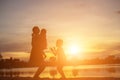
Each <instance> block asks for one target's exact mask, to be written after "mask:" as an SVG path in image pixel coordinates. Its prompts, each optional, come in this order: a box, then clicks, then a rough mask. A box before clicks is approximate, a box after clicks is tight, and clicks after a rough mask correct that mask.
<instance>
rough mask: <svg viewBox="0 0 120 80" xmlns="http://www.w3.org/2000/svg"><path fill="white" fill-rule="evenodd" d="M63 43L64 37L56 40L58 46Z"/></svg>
mask: <svg viewBox="0 0 120 80" xmlns="http://www.w3.org/2000/svg"><path fill="white" fill-rule="evenodd" d="M62 45H63V40H62V39H58V40H57V41H56V46H57V47H61V46H62Z"/></svg>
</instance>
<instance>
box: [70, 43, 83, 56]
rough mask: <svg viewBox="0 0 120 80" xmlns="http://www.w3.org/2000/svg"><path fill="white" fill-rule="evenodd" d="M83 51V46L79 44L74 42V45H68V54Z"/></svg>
mask: <svg viewBox="0 0 120 80" xmlns="http://www.w3.org/2000/svg"><path fill="white" fill-rule="evenodd" d="M81 52H82V48H81V47H80V46H79V45H77V44H72V45H69V47H68V54H69V55H71V56H73V55H80V54H81Z"/></svg>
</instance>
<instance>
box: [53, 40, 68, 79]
mask: <svg viewBox="0 0 120 80" xmlns="http://www.w3.org/2000/svg"><path fill="white" fill-rule="evenodd" d="M62 46H63V40H61V39H58V40H57V41H56V47H57V50H55V49H53V48H51V51H52V52H53V53H54V55H55V56H57V70H58V72H59V73H60V74H61V76H62V78H65V75H64V72H63V70H62V69H63V66H64V64H65V62H66V56H65V54H64V50H63V48H62Z"/></svg>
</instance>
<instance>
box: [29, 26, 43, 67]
mask: <svg viewBox="0 0 120 80" xmlns="http://www.w3.org/2000/svg"><path fill="white" fill-rule="evenodd" d="M32 31H33V33H32V43H31V44H32V50H31V55H30V64H31V65H34V66H36V65H37V66H38V65H39V64H40V61H39V60H40V59H41V58H42V54H40V34H39V33H40V29H39V27H38V26H34V27H33V29H32Z"/></svg>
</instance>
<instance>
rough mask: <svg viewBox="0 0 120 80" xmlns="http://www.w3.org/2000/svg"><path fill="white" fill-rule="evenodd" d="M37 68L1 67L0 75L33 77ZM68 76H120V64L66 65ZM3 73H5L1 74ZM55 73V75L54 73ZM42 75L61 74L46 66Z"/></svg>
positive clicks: (65, 70)
mask: <svg viewBox="0 0 120 80" xmlns="http://www.w3.org/2000/svg"><path fill="white" fill-rule="evenodd" d="M36 70H37V67H35V68H14V69H1V70H0V76H4V77H5V76H10V74H12V75H11V76H12V77H13V76H19V77H33V75H34V73H35V72H36ZM63 70H64V73H65V75H66V77H67V78H71V77H120V64H118V65H80V66H66V67H64V68H63ZM1 73H3V74H1ZM52 74H53V75H52ZM40 77H49V78H52V77H55V78H59V77H60V74H59V73H58V72H56V67H46V69H45V70H44V71H43V72H42V74H41V75H40Z"/></svg>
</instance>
